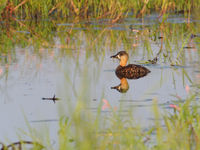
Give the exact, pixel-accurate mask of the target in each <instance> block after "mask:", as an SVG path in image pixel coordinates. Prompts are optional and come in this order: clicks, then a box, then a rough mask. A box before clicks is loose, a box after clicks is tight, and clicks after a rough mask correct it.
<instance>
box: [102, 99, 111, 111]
mask: <svg viewBox="0 0 200 150" xmlns="http://www.w3.org/2000/svg"><path fill="white" fill-rule="evenodd" d="M102 101H103V106H102V108H101V109H102V110H105V109H107V108H110V104H109V102H108V101H107V100H106V99H102Z"/></svg>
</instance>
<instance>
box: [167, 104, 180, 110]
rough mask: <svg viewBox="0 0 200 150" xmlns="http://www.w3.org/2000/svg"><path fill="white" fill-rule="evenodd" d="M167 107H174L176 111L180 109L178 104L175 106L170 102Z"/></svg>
mask: <svg viewBox="0 0 200 150" xmlns="http://www.w3.org/2000/svg"><path fill="white" fill-rule="evenodd" d="M169 107H171V108H174V109H176V110H178V111H180V110H181V108H180V107H179V106H176V105H174V104H170V105H169Z"/></svg>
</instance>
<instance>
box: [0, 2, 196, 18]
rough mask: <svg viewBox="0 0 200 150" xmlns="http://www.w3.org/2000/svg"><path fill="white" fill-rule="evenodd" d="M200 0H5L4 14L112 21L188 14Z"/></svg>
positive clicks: (2, 10) (9, 15)
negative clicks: (132, 17)
mask: <svg viewBox="0 0 200 150" xmlns="http://www.w3.org/2000/svg"><path fill="white" fill-rule="evenodd" d="M199 4H200V2H199V0H188V1H184V0H181V1H180V0H173V1H171V0H154V1H149V0H143V1H140V0H128V1H125V0H114V1H93V0H87V1H85V0H67V1H66V0H57V1H55V0H45V1H33V0H22V1H21V0H2V1H1V7H0V14H1V17H2V18H3V19H4V18H8V17H12V16H17V17H18V18H27V19H28V18H37V19H38V18H47V17H49V16H52V17H64V18H65V17H70V16H73V17H76V16H78V17H80V18H88V19H89V18H93V17H95V18H112V19H113V20H112V22H116V21H118V20H119V19H121V18H123V17H124V16H126V15H127V13H130V12H132V13H133V15H134V16H143V15H144V14H149V13H152V12H155V11H157V12H159V13H160V16H162V15H164V14H165V13H167V12H169V11H176V12H184V13H185V14H186V15H187V16H188V15H190V13H191V11H193V10H194V9H197V10H198V9H199Z"/></svg>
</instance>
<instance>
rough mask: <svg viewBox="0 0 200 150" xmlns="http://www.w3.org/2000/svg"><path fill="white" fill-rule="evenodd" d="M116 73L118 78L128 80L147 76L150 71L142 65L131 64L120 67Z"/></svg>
mask: <svg viewBox="0 0 200 150" xmlns="http://www.w3.org/2000/svg"><path fill="white" fill-rule="evenodd" d="M115 73H116V75H117V77H118V78H120V79H121V78H127V79H138V78H141V77H144V76H146V75H147V74H148V73H150V71H149V70H148V69H147V68H145V67H143V66H140V65H134V64H129V65H127V66H124V67H122V66H120V65H119V66H118V67H117V69H116V70H115Z"/></svg>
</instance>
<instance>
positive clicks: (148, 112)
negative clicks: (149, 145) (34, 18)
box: [0, 15, 200, 144]
mask: <svg viewBox="0 0 200 150" xmlns="http://www.w3.org/2000/svg"><path fill="white" fill-rule="evenodd" d="M157 17H158V15H150V16H148V17H145V18H144V19H134V18H127V19H125V20H124V21H123V22H121V23H117V24H114V25H112V26H111V25H110V24H109V23H108V20H106V19H105V20H101V21H94V22H90V23H88V22H86V23H85V22H81V23H77V24H73V23H70V22H69V23H68V22H64V23H57V24H56V26H57V27H58V28H59V30H56V31H50V34H52V35H51V36H53V37H54V38H53V39H54V42H55V43H54V44H55V45H54V47H51V46H50V47H45V48H35V47H33V46H31V45H30V46H27V47H25V48H21V46H20V45H16V46H15V48H14V52H15V54H14V57H13V56H12V55H10V54H8V55H6V56H1V57H2V59H4V57H6V58H7V59H10V61H9V63H5V62H4V63H3V62H2V64H1V66H0V73H1V79H0V95H1V101H0V103H1V105H0V112H1V113H0V118H1V125H0V135H1V136H0V141H6V142H8V141H9V142H10V141H16V140H17V139H19V137H20V138H21V137H23V134H22V133H24V131H25V132H28V126H31V127H33V128H34V129H36V130H37V134H41V135H42V134H43V135H46V134H47V135H48V134H50V139H51V144H54V141H56V140H57V132H58V131H57V129H58V121H59V118H60V117H61V116H63V115H64V114H67V115H68V116H70V113H71V112H73V111H74V107H75V104H76V103H77V101H84V107H85V110H86V111H91V112H92V113H94V114H95V113H96V112H97V110H98V108H99V107H100V108H101V106H100V104H102V105H103V103H104V101H102V100H106V101H108V102H109V106H108V107H107V108H105V109H101V111H102V116H109V115H110V114H111V112H112V110H111V108H113V109H114V110H115V111H119V112H120V115H121V117H123V118H124V119H125V118H126V116H128V115H129V111H130V110H132V111H133V116H134V118H135V120H136V122H137V123H139V124H141V125H142V126H143V127H148V126H149V125H152V123H153V120H154V117H153V114H152V105H153V100H157V103H158V104H159V108H160V110H161V112H164V111H171V109H169V105H170V104H174V103H178V102H182V101H184V99H185V98H186V97H187V96H188V95H189V94H190V92H191V91H196V92H198V88H196V86H198V85H199V83H200V70H199V69H200V68H199V63H200V59H199V45H200V43H199V42H200V39H199V37H198V36H197V37H195V38H193V39H190V35H191V34H195V35H196V34H197V35H198V34H199V32H200V31H199V26H200V21H199V20H198V19H191V20H190V23H189V25H190V26H192V27H191V28H192V29H193V30H192V31H190V30H189V29H187V26H188V23H187V21H186V19H185V18H184V16H182V15H171V16H169V18H168V19H167V20H166V22H165V23H164V24H163V25H162V24H161V22H162V20H159V19H157ZM88 25H89V27H88ZM160 28H161V29H160ZM68 31H72V32H74V33H73V34H72V36H71V37H70V41H68V39H67V38H66V37H65V36H64V39H62V38H60V36H61V37H62V34H66V32H68ZM17 33H18V34H19V33H20V34H29V32H28V31H17ZM63 41H64V42H63ZM50 43H51V42H50ZM63 43H64V44H63ZM66 45H67V46H66ZM68 45H69V46H68ZM188 45H189V46H191V48H190V49H189V48H187V47H186V46H188ZM161 47H162V48H161ZM184 47H186V48H184ZM161 49H162V50H161ZM121 50H126V51H127V52H128V53H129V63H136V64H140V63H144V61H148V60H149V59H151V60H152V59H154V58H155V57H156V55H157V54H158V52H159V51H160V50H161V52H160V53H159V55H158V62H157V64H143V65H144V66H146V67H147V68H148V69H149V70H151V73H149V74H148V75H147V76H146V77H143V78H140V79H138V80H128V84H129V89H128V91H127V92H126V93H120V92H118V91H117V90H114V89H111V87H113V86H116V85H118V84H119V83H120V80H119V79H118V78H117V77H116V75H115V68H116V67H117V66H118V63H119V62H118V61H117V60H113V59H111V58H110V56H111V55H113V54H115V53H117V52H118V51H121ZM166 55H168V56H166ZM176 63H177V64H176ZM172 64H173V65H172ZM54 94H55V95H56V97H58V98H60V100H59V101H56V103H55V104H54V102H53V101H47V100H46V101H44V100H42V98H43V97H53V95H54ZM180 99H181V100H180ZM198 100H199V99H197V101H198Z"/></svg>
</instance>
